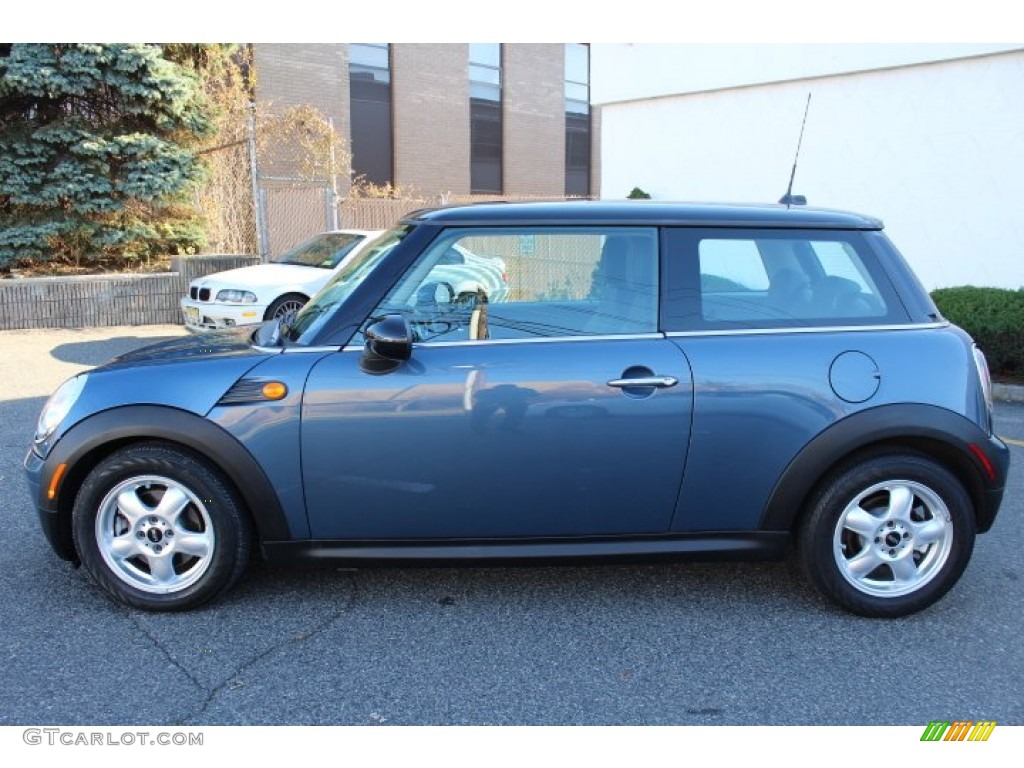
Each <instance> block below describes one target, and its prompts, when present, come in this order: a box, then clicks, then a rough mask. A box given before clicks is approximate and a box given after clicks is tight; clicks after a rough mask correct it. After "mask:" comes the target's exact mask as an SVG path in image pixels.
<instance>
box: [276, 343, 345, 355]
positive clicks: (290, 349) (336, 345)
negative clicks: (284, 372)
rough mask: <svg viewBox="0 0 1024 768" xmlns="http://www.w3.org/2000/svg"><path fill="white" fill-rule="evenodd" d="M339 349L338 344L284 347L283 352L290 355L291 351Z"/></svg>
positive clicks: (329, 350) (333, 350)
mask: <svg viewBox="0 0 1024 768" xmlns="http://www.w3.org/2000/svg"><path fill="white" fill-rule="evenodd" d="M340 349H341V345H340V344H334V345H333V346H326V347H285V348H284V354H286V355H290V354H291V353H293V352H337V351H338V350H340Z"/></svg>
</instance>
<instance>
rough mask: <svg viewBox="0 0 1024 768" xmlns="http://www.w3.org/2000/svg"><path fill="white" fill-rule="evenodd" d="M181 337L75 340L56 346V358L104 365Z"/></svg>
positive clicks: (122, 337) (77, 362) (121, 337)
mask: <svg viewBox="0 0 1024 768" xmlns="http://www.w3.org/2000/svg"><path fill="white" fill-rule="evenodd" d="M178 338H181V337H180V336H118V337H116V338H113V339H103V340H99V341H75V342H71V343H68V344H61V345H59V346H57V347H54V348H53V350H52V351H51V352H50V354H51V355H53V356H54V357H55V358H56V359H58V360H60V361H61V362H65V363H74V364H76V365H102V364H103V363H106V362H108V361H109V360H111V359H112V358H115V357H117V356H118V355H123V354H126V353H128V352H133V351H135V350H136V349H141V348H143V347H149V346H152V345H154V344H160V343H162V342H165V341H171V340H173V339H178Z"/></svg>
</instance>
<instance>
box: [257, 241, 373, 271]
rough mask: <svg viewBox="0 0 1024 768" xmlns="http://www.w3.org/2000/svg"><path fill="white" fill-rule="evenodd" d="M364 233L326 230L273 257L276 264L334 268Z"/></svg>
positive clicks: (357, 243)
mask: <svg viewBox="0 0 1024 768" xmlns="http://www.w3.org/2000/svg"><path fill="white" fill-rule="evenodd" d="M365 239H366V238H365V236H364V235H357V234H354V233H351V232H324V233H323V234H320V235H316V236H315V237H312V238H310V239H309V240H306V241H305V242H304V243H302V244H300V245H297V246H295V247H294V248H292V249H291V250H290V251H287V252H286V253H282V254H281V255H280V256H278V257H277V258H274V259H271V261H272V262H273V263H274V264H297V265H299V266H302V267H320V268H321V269H334V268H335V267H336V266H338V264H340V263H341V260H342V259H343V258H345V257H346V256H348V254H350V253H351V252H352V249H353V248H355V247H356V246H357V245H359V243H361V242H362V241H363V240H365Z"/></svg>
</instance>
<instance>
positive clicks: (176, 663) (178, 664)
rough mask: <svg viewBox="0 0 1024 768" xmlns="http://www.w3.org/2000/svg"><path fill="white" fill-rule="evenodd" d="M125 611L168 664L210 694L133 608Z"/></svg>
mask: <svg viewBox="0 0 1024 768" xmlns="http://www.w3.org/2000/svg"><path fill="white" fill-rule="evenodd" d="M124 610H125V615H126V616H127V617H128V620H129V621H130V622H131V623H132V624H134V625H135V628H136V629H137V630H139V632H141V633H142V635H143V636H144V637H145V638H146V639H147V640H149V642H151V643H152V644H153V645H154V646H156V649H157V650H158V651H160V653H162V654H163V656H164V658H165V659H167V662H168V663H169V664H170V665H171V666H172V667H174V668H175V669H177V670H178V671H179V672H181V674H183V675H184V676H185V677H186V678H188V681H189V682H190V683H192V685H194V686H196V687H197V688H198V689H199V690H200V691H202V692H203V693H206V694H209V689H208V688H207V687H206V686H205V685H203V683H202V681H201V680H199V678H197V677H196V676H195V675H194V674H192V672H190V671H189V669H188V668H187V667H185V666H184V665H183V664H182V663H181V662H179V661H178V660H177V659H176V658H175V657H174V654H173V653H171V651H170V649H169V648H167V646H165V645H164V644H163V641H161V640H160V638H159V637H157V636H156V635H154V634H153V633H152V632H150V631H149V628H148V627H146V625H145V624H143V623H142V622H141V621H140V620H139V619H138V617H137V616H136V615H135V613H134V612H133V611H132V609H131V608H127V607H126V608H125V609H124Z"/></svg>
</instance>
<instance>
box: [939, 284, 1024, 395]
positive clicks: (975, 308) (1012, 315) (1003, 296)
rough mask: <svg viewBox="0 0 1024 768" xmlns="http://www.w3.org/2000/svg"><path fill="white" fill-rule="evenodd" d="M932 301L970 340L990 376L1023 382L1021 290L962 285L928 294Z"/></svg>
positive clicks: (1023, 296)
mask: <svg viewBox="0 0 1024 768" xmlns="http://www.w3.org/2000/svg"><path fill="white" fill-rule="evenodd" d="M932 299H933V300H934V301H935V304H936V305H937V306H938V308H939V311H940V312H941V313H942V314H943V316H944V317H945V318H946V319H947V320H949V321H950V322H951V323H956V324H957V325H959V326H960V327H961V328H963V329H964V330H965V331H967V332H968V333H969V334H971V336H973V337H974V341H975V342H976V343H977V345H978V346H979V347H981V351H982V352H984V353H985V357H986V358H988V364H989V367H990V368H991V369H992V374H993V375H995V376H1008V377H1013V378H1018V379H1019V378H1024V290H1019V291H1010V290H1006V289H1004V288H976V287H974V286H971V285H964V286H959V287H957V288H940V289H939V290H937V291H932Z"/></svg>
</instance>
